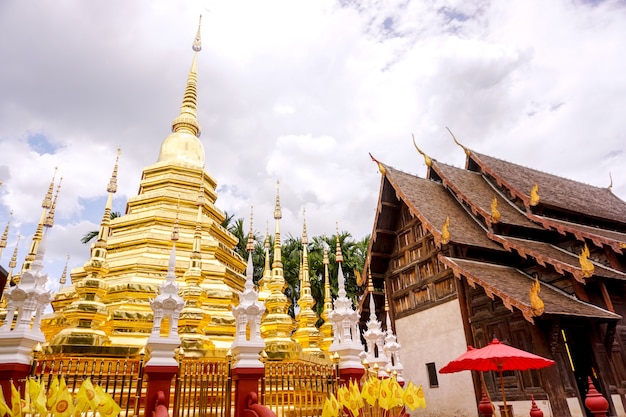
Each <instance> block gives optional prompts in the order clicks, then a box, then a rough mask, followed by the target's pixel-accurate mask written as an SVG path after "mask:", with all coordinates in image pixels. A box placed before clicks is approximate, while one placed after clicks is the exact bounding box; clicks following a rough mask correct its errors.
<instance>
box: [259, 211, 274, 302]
mask: <svg viewBox="0 0 626 417" xmlns="http://www.w3.org/2000/svg"><path fill="white" fill-rule="evenodd" d="M263 249H264V253H265V266H264V267H263V277H262V278H261V280H260V281H259V301H264V300H265V299H266V298H267V296H268V295H269V293H270V290H269V283H270V281H271V279H272V267H271V263H270V231H269V222H268V223H267V225H266V226H265V241H264V242H263Z"/></svg>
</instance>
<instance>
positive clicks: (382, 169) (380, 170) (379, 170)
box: [370, 153, 387, 175]
mask: <svg viewBox="0 0 626 417" xmlns="http://www.w3.org/2000/svg"><path fill="white" fill-rule="evenodd" d="M370 158H372V161H374V162H376V165H378V172H380V174H381V175H385V174H386V173H387V169H386V168H385V166H384V165H383V164H382V162H380V161H379V160H378V159H376V158H374V156H373V155H372V154H371V153H370Z"/></svg>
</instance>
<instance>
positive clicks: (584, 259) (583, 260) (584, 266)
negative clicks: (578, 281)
mask: <svg viewBox="0 0 626 417" xmlns="http://www.w3.org/2000/svg"><path fill="white" fill-rule="evenodd" d="M590 255H591V253H590V252H589V247H587V244H586V243H585V246H584V247H583V250H582V251H581V252H580V255H579V256H578V262H579V263H580V270H581V272H582V276H583V278H589V277H591V276H592V275H593V272H594V270H595V266H594V265H593V263H592V262H591V261H590V260H589V256H590Z"/></svg>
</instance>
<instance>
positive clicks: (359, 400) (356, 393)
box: [350, 379, 365, 408]
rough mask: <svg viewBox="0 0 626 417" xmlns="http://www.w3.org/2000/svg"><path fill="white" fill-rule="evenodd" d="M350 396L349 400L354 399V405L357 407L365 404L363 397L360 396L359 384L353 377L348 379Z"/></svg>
mask: <svg viewBox="0 0 626 417" xmlns="http://www.w3.org/2000/svg"><path fill="white" fill-rule="evenodd" d="M350 398H351V400H354V401H356V405H357V407H358V408H361V407H363V406H364V405H365V402H364V401H363V397H362V396H361V390H360V389H359V384H357V382H356V381H355V380H354V379H353V380H351V381H350Z"/></svg>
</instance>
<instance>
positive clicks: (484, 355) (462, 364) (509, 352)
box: [439, 337, 554, 415]
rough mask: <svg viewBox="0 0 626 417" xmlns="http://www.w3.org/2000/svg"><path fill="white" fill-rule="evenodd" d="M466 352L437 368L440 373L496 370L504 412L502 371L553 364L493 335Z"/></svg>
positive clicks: (544, 366)
mask: <svg viewBox="0 0 626 417" xmlns="http://www.w3.org/2000/svg"><path fill="white" fill-rule="evenodd" d="M470 347H471V346H468V350H467V352H465V353H464V354H462V355H461V356H459V357H458V358H456V359H455V360H453V361H451V362H450V363H449V364H447V365H446V366H444V367H443V368H441V369H440V370H439V372H440V373H442V374H446V373H453V372H460V371H481V372H486V371H498V372H499V373H500V387H501V389H502V402H503V403H504V410H505V413H507V415H508V411H507V408H506V397H505V396H504V380H503V379H502V371H525V370H528V369H541V368H546V367H548V366H551V365H554V361H553V360H551V359H546V358H544V357H542V356H538V355H535V354H533V353H530V352H526V351H525V350H521V349H517V348H514V347H512V346H509V345H505V344H503V343H500V341H499V340H498V339H496V338H495V337H494V338H493V340H492V341H491V342H490V343H489V344H488V345H487V346H485V347H483V348H480V349H470Z"/></svg>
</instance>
